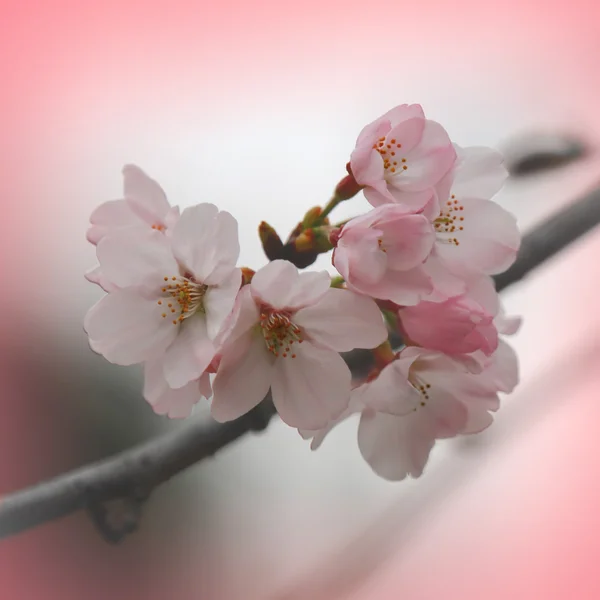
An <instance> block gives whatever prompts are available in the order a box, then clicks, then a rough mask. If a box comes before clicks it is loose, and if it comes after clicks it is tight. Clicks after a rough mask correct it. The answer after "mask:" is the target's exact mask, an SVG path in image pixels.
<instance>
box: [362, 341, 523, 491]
mask: <svg viewBox="0 0 600 600" xmlns="http://www.w3.org/2000/svg"><path fill="white" fill-rule="evenodd" d="M505 348H507V346H506V347H505V346H504V345H503V346H502V350H501V351H500V347H499V350H498V351H497V352H496V353H495V354H494V355H493V356H494V358H493V359H492V360H490V363H489V364H488V365H487V367H486V368H484V369H483V370H482V371H478V372H473V371H472V370H470V369H469V368H468V367H467V365H468V363H466V362H464V361H460V360H455V359H453V358H451V357H449V356H447V355H444V354H442V353H438V352H432V351H430V350H424V349H422V348H417V347H409V348H406V349H405V350H403V351H402V352H401V353H400V354H399V357H398V359H397V360H396V361H394V362H392V363H391V364H390V365H388V366H387V367H385V369H384V370H383V371H382V373H381V374H380V376H379V377H378V378H377V379H376V380H375V381H373V382H372V383H368V384H365V385H364V386H362V388H363V389H362V390H361V388H358V389H357V391H356V393H362V396H361V400H362V402H363V404H364V406H365V409H364V410H363V412H362V415H361V421H360V424H359V430H358V443H359V448H360V451H361V453H362V455H363V457H364V458H365V460H366V461H367V463H369V465H370V466H371V468H372V469H373V470H374V471H375V472H376V473H378V474H379V475H381V476H382V477H384V478H386V479H391V480H399V479H403V478H404V477H406V476H407V475H411V476H412V477H419V476H420V475H421V474H422V472H423V469H424V468H425V465H426V463H427V460H428V457H429V453H430V451H431V449H432V448H433V446H434V444H435V441H436V440H437V439H442V438H448V437H453V436H455V435H458V434H468V433H477V432H480V431H482V430H483V429H485V428H486V427H488V426H489V425H490V424H491V423H492V420H493V419H492V415H491V414H490V413H491V412H494V411H496V410H497V409H498V408H499V404H500V402H499V399H498V392H499V391H504V390H503V389H502V388H505V389H506V388H507V385H506V384H508V382H510V383H513V382H514V380H515V372H514V369H515V362H514V361H513V360H512V356H509V354H510V353H505ZM499 351H500V352H499ZM496 355H497V356H496ZM390 369H393V371H392V374H391V375H390V376H389V377H388V379H387V381H386V380H383V381H382V382H381V383H379V384H378V383H377V382H378V381H379V380H380V379H381V377H382V376H383V375H384V373H385V372H386V371H388V370H390ZM406 380H408V382H409V384H410V387H411V388H412V391H411V392H410V394H409V393H407V388H406ZM499 384H501V385H499ZM415 392H416V393H415ZM407 404H408V405H411V404H412V411H409V412H408V413H406V409H407ZM402 413H404V414H402Z"/></svg>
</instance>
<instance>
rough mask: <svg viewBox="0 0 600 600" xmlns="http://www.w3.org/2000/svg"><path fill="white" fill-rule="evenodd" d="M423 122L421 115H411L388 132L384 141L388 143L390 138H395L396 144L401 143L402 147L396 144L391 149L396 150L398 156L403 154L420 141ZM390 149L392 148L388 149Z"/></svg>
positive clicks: (423, 127) (423, 126)
mask: <svg viewBox="0 0 600 600" xmlns="http://www.w3.org/2000/svg"><path fill="white" fill-rule="evenodd" d="M425 122H426V121H425V119H424V118H423V117H412V118H410V119H406V120H403V121H402V122H400V123H399V124H398V125H396V126H395V127H393V128H392V130H391V131H390V132H389V133H388V135H387V140H386V142H387V143H388V144H390V140H391V139H395V140H396V143H397V144H402V148H397V146H396V147H395V148H393V151H396V152H397V153H398V155H400V156H403V155H405V154H406V153H408V152H410V151H411V150H412V149H413V148H414V147H415V146H416V145H417V144H418V143H419V142H420V141H421V138H422V137H423V131H424V129H425ZM390 145H391V144H390ZM390 151H392V150H391V149H390Z"/></svg>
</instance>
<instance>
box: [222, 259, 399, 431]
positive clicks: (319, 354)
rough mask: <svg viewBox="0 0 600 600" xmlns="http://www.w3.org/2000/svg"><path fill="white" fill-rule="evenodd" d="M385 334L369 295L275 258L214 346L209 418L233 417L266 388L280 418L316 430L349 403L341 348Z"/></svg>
mask: <svg viewBox="0 0 600 600" xmlns="http://www.w3.org/2000/svg"><path fill="white" fill-rule="evenodd" d="M386 337H387V331H386V328H385V326H384V324H383V320H382V316H381V313H380V311H379V309H378V308H377V305H376V304H375V303H374V301H373V300H371V299H370V298H366V297H364V296H359V295H357V294H354V293H353V292H350V291H348V290H339V289H332V288H330V277H329V275H328V274H327V273H326V272H325V271H321V272H305V273H299V272H298V270H297V269H296V267H295V266H294V265H292V264H291V263H289V262H287V261H283V260H275V261H273V262H271V263H269V264H268V265H266V266H265V267H263V268H262V269H260V270H259V271H257V272H256V274H255V275H254V277H253V279H252V282H251V283H250V284H249V285H247V286H244V287H243V288H242V290H241V291H240V293H239V295H238V299H237V301H236V307H235V310H234V317H233V318H232V319H231V322H230V323H229V327H228V331H227V332H226V334H225V335H224V341H223V344H222V346H221V348H220V350H219V353H220V355H221V361H220V364H219V368H218V371H217V375H216V378H215V381H214V385H213V391H214V397H213V403H212V411H211V412H212V415H213V417H214V418H215V419H216V420H218V421H230V420H233V419H236V418H237V417H239V416H241V415H242V414H244V413H246V412H248V411H249V410H250V409H252V408H253V407H254V406H256V405H257V404H258V403H259V402H260V401H261V400H262V399H263V398H264V397H265V395H266V394H267V392H268V391H269V388H270V389H271V393H272V397H273V402H274V404H275V407H276V409H277V411H278V413H279V415H280V417H281V418H282V420H283V421H284V422H286V423H287V424H289V425H291V426H294V427H298V428H305V429H319V428H321V427H324V426H325V425H326V424H327V423H328V422H330V421H331V420H333V419H335V418H337V417H339V415H340V414H341V413H342V412H343V411H344V410H345V409H346V408H347V406H348V403H349V398H350V380H351V375H350V371H349V369H348V367H347V366H346V363H345V362H344V361H343V359H342V358H341V356H340V355H339V352H345V351H349V350H352V349H354V348H374V347H375V346H377V345H379V344H380V343H381V342H383V341H384V340H385V339H386Z"/></svg>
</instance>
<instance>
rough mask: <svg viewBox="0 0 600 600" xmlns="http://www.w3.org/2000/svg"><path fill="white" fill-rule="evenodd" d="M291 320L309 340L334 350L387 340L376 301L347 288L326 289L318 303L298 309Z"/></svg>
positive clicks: (366, 345)
mask: <svg viewBox="0 0 600 600" xmlns="http://www.w3.org/2000/svg"><path fill="white" fill-rule="evenodd" d="M293 319H294V323H295V324H296V325H298V326H299V327H301V328H302V329H304V330H305V332H306V333H307V335H308V336H310V339H311V340H313V341H314V342H316V343H318V344H320V345H323V346H325V347H327V348H331V349H332V350H336V351H337V352H347V351H350V350H353V349H354V348H375V347H376V346H378V345H379V344H381V343H382V342H384V341H385V340H386V339H387V330H386V328H385V325H384V322H383V317H382V316H381V311H380V310H379V308H378V307H377V304H375V302H374V301H373V300H372V299H371V298H367V297H366V296H360V295H358V294H355V293H354V292H351V291H349V290H338V289H329V290H328V291H327V293H326V294H325V295H324V296H323V297H322V298H321V300H320V301H319V302H318V303H317V304H315V305H313V306H309V307H307V308H303V309H301V310H299V311H298V312H297V313H296V314H295V315H294V317H293Z"/></svg>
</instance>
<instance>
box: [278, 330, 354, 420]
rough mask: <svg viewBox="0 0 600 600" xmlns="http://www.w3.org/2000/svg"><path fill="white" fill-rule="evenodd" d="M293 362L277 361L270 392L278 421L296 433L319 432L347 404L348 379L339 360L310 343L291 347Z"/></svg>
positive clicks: (338, 357) (287, 360) (342, 362)
mask: <svg viewBox="0 0 600 600" xmlns="http://www.w3.org/2000/svg"><path fill="white" fill-rule="evenodd" d="M294 352H295V354H296V356H295V358H292V356H291V355H290V356H288V357H287V358H279V359H277V361H276V363H275V366H274V369H273V375H272V377H273V379H272V382H271V392H272V394H273V403H274V404H275V407H276V408H277V412H278V413H279V416H280V417H281V419H282V420H283V421H284V422H285V423H287V424H288V425H290V426H292V427H297V428H299V429H320V428H322V427H325V426H326V425H327V424H328V423H329V422H330V421H332V420H334V419H337V418H338V417H339V416H340V415H341V414H342V412H343V411H344V410H345V409H346V408H347V407H348V404H349V402H350V381H351V375H350V370H349V369H348V367H347V365H346V363H345V362H344V361H343V359H342V357H341V356H340V355H339V354H338V353H337V352H333V351H332V350H324V349H321V348H317V347H316V346H314V345H312V344H311V343H310V342H306V341H305V342H304V343H302V344H298V346H297V347H294Z"/></svg>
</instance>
